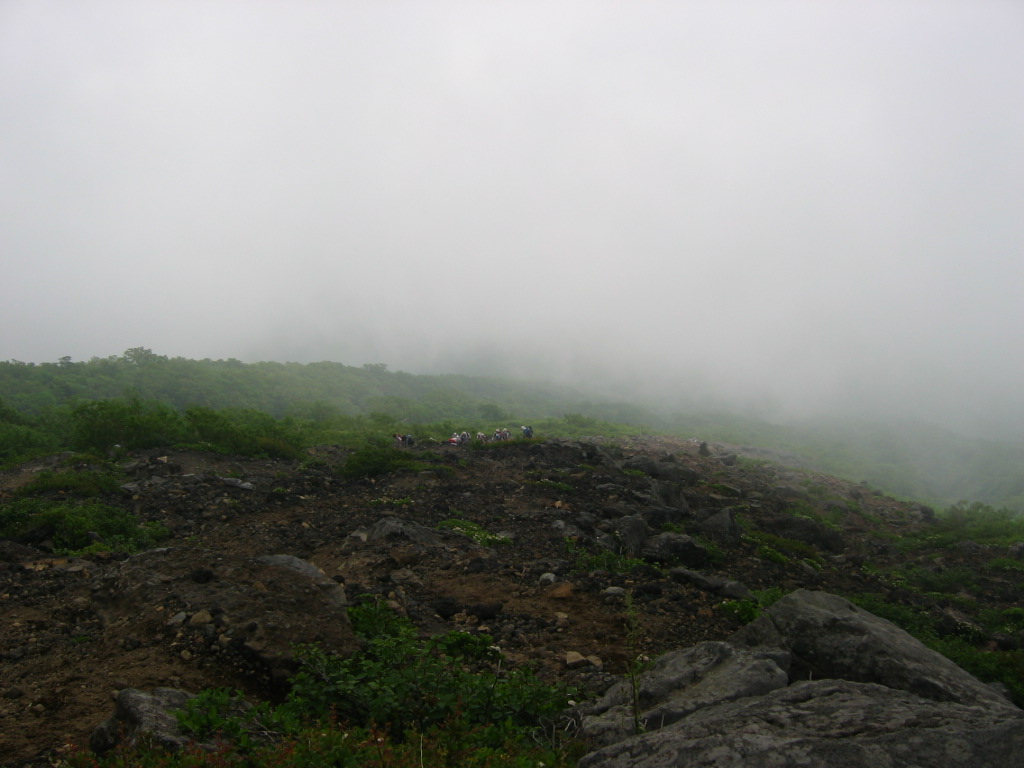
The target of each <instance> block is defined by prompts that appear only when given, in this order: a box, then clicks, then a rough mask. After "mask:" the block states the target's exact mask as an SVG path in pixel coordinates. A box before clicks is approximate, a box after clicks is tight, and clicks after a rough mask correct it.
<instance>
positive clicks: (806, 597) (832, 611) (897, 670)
mask: <svg viewBox="0 0 1024 768" xmlns="http://www.w3.org/2000/svg"><path fill="white" fill-rule="evenodd" d="M733 640H734V641H735V642H737V643H740V644H743V645H748V646H764V645H770V646H778V647H781V648H785V649H786V650H788V651H790V652H791V653H792V654H793V668H794V675H795V676H798V677H808V678H811V679H815V680H817V679H821V678H841V679H844V680H855V681H858V682H865V683H879V684H881V685H884V686H886V687H888V688H896V689H899V690H904V691H909V692H910V693H913V694H916V695H918V696H921V697H922V698H926V699H933V700H935V701H955V702H959V703H962V704H972V705H979V706H987V707H995V708H1012V709H1014V710H1016V708H1015V707H1013V705H1012V704H1011V703H1010V702H1009V701H1008V700H1007V699H1006V698H1004V697H1003V696H1002V695H1000V694H999V693H997V692H996V691H995V690H993V689H992V688H990V687H989V686H987V685H985V684H984V683H982V682H981V681H980V680H978V679H977V678H975V677H973V676H972V675H970V674H968V673H967V672H965V671H964V670H963V669H961V668H960V667H958V666H957V665H956V664H954V663H953V662H952V661H950V660H949V659H947V658H946V657H945V656H943V655H941V654H939V653H936V652H935V651H933V650H931V649H929V648H928V647H926V646H925V645H924V644H923V643H921V642H920V641H918V640H916V639H915V638H913V637H911V636H910V635H909V634H907V633H906V632H904V631H903V630H902V629H900V628H899V627H897V626H895V625H894V624H892V623H890V622H888V621H886V620H885V619H880V618H878V617H877V616H875V615H874V614H872V613H868V612H867V611H865V610H863V609H861V608H858V607H857V606H855V605H854V604H853V603H851V602H850V601H848V600H845V599H843V598H841V597H837V596H836V595H831V594H828V593H827V592H811V591H808V590H805V589H800V590H797V591H796V592H792V593H790V594H788V595H786V596H785V597H783V598H782V599H781V600H779V601H778V602H776V603H775V604H774V605H773V606H772V607H771V608H770V609H769V610H767V611H766V612H765V613H764V614H763V615H762V616H761V617H760V618H758V619H756V620H755V621H753V622H751V623H750V624H748V625H747V626H746V627H744V628H743V629H741V630H740V631H739V632H738V633H736V635H734V637H733Z"/></svg>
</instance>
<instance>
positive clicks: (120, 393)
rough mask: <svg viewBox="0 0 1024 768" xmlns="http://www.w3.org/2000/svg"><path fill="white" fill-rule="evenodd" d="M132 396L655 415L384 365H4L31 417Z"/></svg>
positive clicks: (340, 409)
mask: <svg viewBox="0 0 1024 768" xmlns="http://www.w3.org/2000/svg"><path fill="white" fill-rule="evenodd" d="M126 395H133V396H137V397H139V398H142V399H144V400H158V401H160V402H162V403H166V404H167V405H170V406H172V407H174V408H177V409H179V410H183V409H185V408H191V407H194V406H203V407H206V408H214V409H225V408H236V409H238V408H240V409H250V410H256V411H261V412H263V413H266V414H269V415H270V416H273V417H274V418H283V417H285V416H292V417H297V418H308V419H313V420H323V419H327V418H331V417H334V416H336V415H346V416H360V415H369V414H372V413H382V414H388V416H390V417H392V418H393V419H394V420H397V421H399V422H402V423H407V424H423V423H428V422H433V421H439V420H444V419H451V420H454V421H459V420H473V421H474V422H475V421H477V420H484V421H487V422H489V423H490V422H493V423H491V426H490V430H488V431H493V429H494V428H495V427H499V426H505V425H506V422H508V421H509V420H510V419H511V420H515V419H517V418H523V419H534V420H536V419H538V418H540V417H547V416H556V415H561V414H564V413H567V412H572V411H576V410H580V409H581V408H582V409H584V410H585V412H586V414H587V415H588V416H590V417H593V418H598V419H603V420H608V421H618V422H623V423H629V424H641V423H643V422H644V420H645V419H649V418H651V414H649V413H648V412H646V411H645V410H644V409H642V408H639V407H635V406H631V405H629V404H625V403H598V402H592V401H590V400H588V398H587V397H585V396H584V395H582V394H580V393H579V392H577V391H574V390H572V389H570V388H568V387H559V386H555V385H547V384H541V383H537V382H530V383H523V382H520V381H514V380H505V379H497V378H481V377H472V376H457V375H444V376H426V375H416V374H410V373H405V372H403V371H389V370H388V366H387V365H386V364H383V363H378V364H368V365H363V366H360V367H353V366H348V365H342V364H341V363H331V362H321V363H274V362H261V363H243V362H241V361H239V360H234V359H228V360H209V359H206V360H190V359H187V358H183V357H170V358H169V357H165V356H163V355H158V354H155V353H154V352H152V351H151V350H149V349H145V348H142V347H136V348H134V349H129V350H128V351H126V352H125V353H124V354H123V355H120V356H111V357H105V358H96V357H94V358H92V359H91V360H89V361H88V362H73V361H72V360H71V359H70V358H67V357H64V358H61V359H60V360H59V361H58V362H56V363H39V364H35V363H21V362H18V361H7V362H0V397H2V398H3V400H4V401H5V402H6V403H7V405H8V406H9V407H11V408H13V409H15V410H16V411H18V412H20V413H23V414H26V415H32V416H35V415H40V414H44V413H47V412H48V411H50V410H52V409H54V408H56V407H59V406H63V405H66V404H68V403H74V402H80V401H85V400H105V399H110V398H115V397H124V396H126Z"/></svg>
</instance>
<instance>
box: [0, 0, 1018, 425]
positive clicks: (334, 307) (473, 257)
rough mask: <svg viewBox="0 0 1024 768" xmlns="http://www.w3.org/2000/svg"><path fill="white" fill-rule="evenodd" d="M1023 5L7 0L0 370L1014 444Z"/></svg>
mask: <svg viewBox="0 0 1024 768" xmlns="http://www.w3.org/2000/svg"><path fill="white" fill-rule="evenodd" d="M1022 40H1024V4H1022V3H1020V2H1019V1H1018V0H1006V1H1005V2H998V1H989V2H986V1H985V0H963V1H962V2H943V1H942V0H916V1H911V0H879V1H878V2H871V1H870V0H867V1H865V0H850V1H846V0H836V1H835V2H827V3H825V2H815V1H814V0H807V1H806V2H797V1H786V0H780V1H778V2H765V1H763V0H756V1H755V0H750V1H749V2H738V1H733V2H730V1H729V0H708V1H707V2H686V1H685V0H672V1H666V2H645V1H644V0H638V1H637V2H629V3H625V2H600V0H598V1H596V2H595V1H594V0H581V1H580V2H558V1H557V0H554V1H553V2H528V1H525V0H515V1H514V2H499V1H493V2H483V3H481V2H469V1H468V0H467V1H466V2H427V1H418V2H412V1H411V0H410V1H409V2H388V1H387V0H368V1H366V2H357V1H354V0H352V1H343V0H339V1H338V2H294V1H293V2H287V3H285V2H271V1H269V0H268V1H266V2H253V1H252V0H239V1H238V2H223V1H219V0H202V1H201V2H200V1H198V0H197V1H196V2H185V1H184V0H176V1H174V2H160V1H159V0H149V1H147V2H144V3H140V2H131V1H127V0H126V1H124V2H104V0H90V2H78V1H77V0H65V1H64V2H47V1H46V0H2V2H0V128H2V133H0V136H2V140H0V259H2V266H0V269H2V272H0V299H2V301H0V359H17V360H22V361H29V362H52V361H56V360H57V359H59V358H60V357H62V356H65V355H67V356H71V358H72V359H74V360H88V359H90V358H92V357H106V356H109V355H114V354H120V353H122V352H123V351H124V350H126V349H128V348H131V347H137V346H145V347H148V348H150V349H152V350H153V351H154V352H157V353H158V354H162V355H168V356H182V357H189V358H214V359H218V358H237V359H240V360H244V361H258V360H276V361H282V362H284V361H295V362H312V361H320V360H333V361H338V362H342V363H346V364H350V365H361V364H363V363H367V362H374V363H376V362H384V363H387V364H388V365H389V366H390V368H391V369H392V370H405V371H409V372H413V373H432V372H470V373H491V374H496V375H515V376H523V377H529V378H533V377H536V378H544V379H552V380H557V381H569V382H575V383H577V384H585V385H586V386H588V387H593V388H594V389H595V390H596V391H600V392H605V393H610V394H614V395H616V396H628V397H637V398H656V399H657V401H658V402H660V403H663V404H666V405H668V406H671V407H676V406H691V405H694V404H701V405H707V404H712V405H727V406H729V407H742V408H745V409H748V410H750V411H752V412H757V413H761V414H763V415H765V416H768V417H772V418H784V417H790V416H793V415H801V414H810V415H816V414H822V413H832V412H837V411H841V412H844V413H853V414H858V415H865V416H867V415H874V416H880V417H883V418H891V417H893V416H897V415H898V416H907V417H911V418H921V419H925V420H928V421H932V422H935V423H940V424H943V425H946V426H950V427H954V428H956V429H959V430H962V431H964V432H965V433H971V434H979V435H980V434H986V435H989V436H1001V437H1011V438H1017V437H1019V436H1020V434H1021V430H1022V428H1024V407H1022V406H1024V396H1022V392H1024V387H1022V384H1024V342H1022V338H1024V334H1022V331H1024V327H1022V326H1024V310H1022V299H1024V45H1022V44H1021V41H1022Z"/></svg>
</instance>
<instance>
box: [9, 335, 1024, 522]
mask: <svg viewBox="0 0 1024 768" xmlns="http://www.w3.org/2000/svg"><path fill="white" fill-rule="evenodd" d="M526 424H528V425H530V426H532V427H534V429H535V431H536V435H537V436H538V437H555V436H557V437H581V436H588V435H591V436H595V435H601V436H605V437H616V436H628V435H641V434H648V435H652V434H656V435H668V436H674V437H681V438H687V439H689V438H696V439H699V440H705V441H708V442H717V443H724V444H728V445H729V446H730V447H731V449H735V447H742V448H753V449H760V450H761V451H767V452H771V455H770V458H772V460H774V461H776V462H778V463H782V464H785V463H787V462H792V463H793V464H799V465H801V466H804V467H807V468H810V469H814V470H817V471H822V472H827V473H829V474H833V475H836V476H838V477H841V478H844V479H847V480H851V481H854V482H865V483H867V484H868V485H870V486H871V487H873V488H877V489H879V490H882V491H884V492H886V493H889V494H892V495H894V496H897V497H900V498H905V499H910V500H915V501H920V502H922V503H927V504H932V505H937V506H948V505H952V504H955V503H956V502H958V501H961V500H967V501H979V502H983V503H986V504H991V505H995V506H1001V507H1006V508H1008V509H1013V510H1017V511H1020V510H1024V445H1022V444H1011V443H998V442H994V441H983V440H969V439H965V438H964V437H962V436H960V435H956V434H953V433H950V432H946V431H944V430H941V429H939V428H936V427H932V426H929V425H924V424H920V423H914V422H906V423H892V422H889V423H876V424H868V423H864V422H839V421H832V422H823V421H818V422H813V423H811V422H807V423H801V424H774V423H770V422H767V421H764V420H758V419H754V418H750V417H745V416H739V415H736V414H731V413H722V412H718V413H708V412H691V413H679V412H672V413H669V412H664V411H661V410H659V409H658V408H657V406H656V405H651V404H640V403H629V402H621V401H619V402H613V401H608V400H602V399H600V398H595V397H594V396H592V395H589V394H588V393H586V391H585V390H584V389H583V388H582V387H581V388H578V389H574V388H571V387H567V386H559V385H555V384H550V383H544V382H540V381H528V380H518V379H515V380H514V379H503V378H486V377H473V376H464V375H420V374H411V373H406V372H403V371H391V370H389V369H388V366H387V365H386V364H383V363H380V364H368V365H363V366H359V367H353V366H347V365H343V364H341V363H335V362H319V363H277V362H258V363H244V362H241V361H239V360H235V359H227V360H210V359H204V360H192V359H187V358H182V357H166V356H163V355H159V354H156V353H154V352H153V351H151V350H149V349H146V348H142V347H137V348H133V349H129V350H127V351H126V352H125V353H124V354H122V355H119V356H111V357H106V358H92V359H91V360H89V361H85V362H75V361H72V360H71V359H70V358H68V357H64V358H61V359H60V360H58V361H57V362H54V363H23V362H19V361H15V360H10V361H6V362H0V462H3V463H4V464H8V465H9V464H12V463H14V462H18V461H23V460H27V459H30V458H33V457H35V456H39V455H44V454H47V453H52V452H56V451H61V450H76V451H87V452H93V453H98V454H103V453H109V452H110V451H112V450H115V446H116V447H117V449H119V450H124V451H127V450H134V449H140V448H150V447H158V446H162V445H166V446H169V445H182V446H192V447H195V448H198V449H203V450H213V451H219V452H224V453H237V454H246V455H266V456H274V457H281V458H287V457H297V456H299V455H301V452H302V451H303V449H304V448H307V447H309V446H312V445H322V444H337V445H346V446H357V445H363V444H366V442H367V441H368V440H369V441H371V442H372V441H381V440H387V439H388V438H389V437H390V436H391V435H392V434H394V433H401V434H412V435H414V436H416V437H417V438H418V439H423V440H430V439H434V440H443V439H446V438H447V437H448V436H449V435H450V434H451V433H452V432H461V431H463V430H465V431H468V432H470V434H475V433H476V432H478V431H479V432H484V433H485V434H491V433H493V431H494V430H495V429H497V428H507V429H509V430H511V431H512V433H513V434H514V435H515V434H518V433H519V427H520V426H521V425H526Z"/></svg>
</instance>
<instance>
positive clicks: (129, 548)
mask: <svg viewBox="0 0 1024 768" xmlns="http://www.w3.org/2000/svg"><path fill="white" fill-rule="evenodd" d="M165 535H166V531H165V530H164V528H163V527H161V526H159V525H155V524H144V525H142V524H139V521H138V520H137V519H136V518H135V516H134V515H133V514H132V513H131V512H128V511H126V510H123V509H118V508H116V507H110V506H107V505H106V504H101V503H99V502H97V501H94V500H89V501H81V502H73V501H60V502H55V501H49V500H46V499H38V498H26V499H17V500H15V501H12V502H10V503H8V504H4V505H0V538H5V539H14V540H16V541H24V542H27V543H37V542H41V541H46V540H49V541H51V542H53V546H54V551H55V552H57V553H58V554H81V553H82V552H85V551H89V552H96V551H99V552H114V551H116V552H136V551H138V550H140V549H144V548H146V547H149V546H152V545H153V544H155V543H156V542H158V541H159V540H160V539H162V538H163V537H164V536H165Z"/></svg>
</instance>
